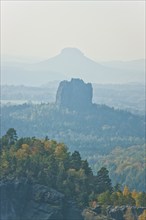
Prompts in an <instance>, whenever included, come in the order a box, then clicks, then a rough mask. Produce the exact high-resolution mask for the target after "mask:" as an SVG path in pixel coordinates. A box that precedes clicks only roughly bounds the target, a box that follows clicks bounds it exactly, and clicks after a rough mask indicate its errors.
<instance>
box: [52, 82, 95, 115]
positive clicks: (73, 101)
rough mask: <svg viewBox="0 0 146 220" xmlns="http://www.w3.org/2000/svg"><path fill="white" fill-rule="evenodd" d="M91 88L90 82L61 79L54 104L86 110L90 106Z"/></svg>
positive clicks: (71, 108)
mask: <svg viewBox="0 0 146 220" xmlns="http://www.w3.org/2000/svg"><path fill="white" fill-rule="evenodd" d="M92 96H93V89H92V85H91V83H84V81H83V80H81V79H71V81H62V82H60V84H59V87H58V90H57V94H56V105H57V106H59V107H61V108H67V109H69V110H73V111H74V110H75V111H78V112H79V111H82V112H83V111H88V110H89V109H91V108H92V105H93V104H92Z"/></svg>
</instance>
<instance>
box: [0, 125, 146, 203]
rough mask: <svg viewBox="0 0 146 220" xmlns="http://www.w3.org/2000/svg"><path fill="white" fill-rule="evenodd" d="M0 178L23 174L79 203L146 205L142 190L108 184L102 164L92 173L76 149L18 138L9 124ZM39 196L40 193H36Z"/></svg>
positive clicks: (0, 149) (0, 157)
mask: <svg viewBox="0 0 146 220" xmlns="http://www.w3.org/2000/svg"><path fill="white" fill-rule="evenodd" d="M0 143H1V145H0V160H1V167H0V173H1V177H0V178H1V180H2V179H12V178H22V177H23V178H27V179H28V180H29V181H31V182H33V183H39V184H43V185H45V186H49V187H53V188H54V189H56V190H58V191H59V192H62V193H63V194H64V195H65V196H66V198H72V199H74V200H75V201H76V202H77V204H78V206H79V207H86V206H91V207H92V206H94V205H95V203H96V204H99V205H104V206H108V205H113V206H117V205H131V206H138V207H139V206H146V193H145V192H137V191H135V190H133V191H130V190H129V188H128V186H125V187H124V188H123V189H122V188H121V187H120V184H119V183H117V184H116V185H114V186H113V185H112V181H111V179H110V177H109V171H108V170H107V169H106V168H105V167H102V168H100V169H97V172H96V174H95V175H94V174H93V172H92V169H91V168H90V166H89V164H88V162H87V160H83V159H82V158H81V156H80V153H79V152H78V151H74V152H72V153H71V152H69V151H68V148H67V146H66V145H65V144H63V143H59V142H56V141H55V140H49V139H48V138H47V137H46V138H45V139H37V138H35V137H32V138H31V137H25V138H23V137H22V138H18V137H17V133H16V131H15V129H13V128H10V129H9V130H8V131H7V132H6V134H5V135H4V136H3V137H2V138H1V140H0ZM37 199H38V200H41V195H37Z"/></svg>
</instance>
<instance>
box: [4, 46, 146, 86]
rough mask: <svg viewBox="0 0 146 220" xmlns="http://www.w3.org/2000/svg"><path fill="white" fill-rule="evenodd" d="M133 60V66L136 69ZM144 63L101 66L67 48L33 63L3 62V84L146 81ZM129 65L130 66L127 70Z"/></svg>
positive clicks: (78, 52)
mask: <svg viewBox="0 0 146 220" xmlns="http://www.w3.org/2000/svg"><path fill="white" fill-rule="evenodd" d="M135 62H137V61H133V63H132V64H131V65H132V66H134V63H135ZM143 64H144V60H143V62H142V63H141V64H139V65H136V66H137V68H131V67H130V68H129V66H127V65H125V67H124V68H121V66H120V65H117V64H115V66H114V65H107V64H104V63H103V64H99V63H97V62H95V61H94V60H92V59H90V58H88V57H87V56H86V55H84V54H83V53H82V52H81V51H80V50H79V49H76V48H65V49H63V50H62V51H61V52H60V53H59V54H58V55H57V56H55V57H52V58H50V59H48V60H45V61H42V62H36V63H33V64H26V63H17V62H2V67H1V73H2V84H15V85H16V84H17V85H18V84H24V85H33V86H34V85H41V84H44V83H45V82H47V81H52V80H64V79H70V78H82V79H83V80H84V81H86V82H88V81H89V82H96V83H127V82H144V76H145V73H144V68H143ZM126 66H127V67H126Z"/></svg>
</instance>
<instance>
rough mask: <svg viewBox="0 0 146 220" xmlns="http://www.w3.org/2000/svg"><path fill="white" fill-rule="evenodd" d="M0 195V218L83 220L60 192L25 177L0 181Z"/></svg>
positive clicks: (74, 206) (6, 219) (77, 210)
mask: <svg viewBox="0 0 146 220" xmlns="http://www.w3.org/2000/svg"><path fill="white" fill-rule="evenodd" d="M0 194H1V200H0V220H42V219H43V220H74V219H76V220H83V217H82V216H81V211H80V210H79V209H78V208H77V206H76V205H75V204H73V203H71V202H69V201H66V199H65V197H64V195H63V194H62V193H60V192H58V191H56V190H54V189H52V188H48V187H46V186H43V185H39V184H31V183H29V182H28V181H27V179H21V180H12V181H5V182H2V181H0Z"/></svg>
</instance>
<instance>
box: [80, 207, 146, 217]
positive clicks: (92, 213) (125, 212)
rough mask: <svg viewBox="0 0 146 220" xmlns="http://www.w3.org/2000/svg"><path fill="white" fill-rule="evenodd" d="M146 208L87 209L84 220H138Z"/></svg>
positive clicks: (84, 211) (84, 212)
mask: <svg viewBox="0 0 146 220" xmlns="http://www.w3.org/2000/svg"><path fill="white" fill-rule="evenodd" d="M145 209H146V207H135V206H117V207H113V206H108V207H106V208H105V207H103V208H102V207H99V206H98V207H97V208H94V209H93V208H87V209H84V210H83V213H82V215H83V217H84V220H130V219H132V220H138V218H139V216H140V215H141V214H142V213H143V211H144V210H145Z"/></svg>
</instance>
